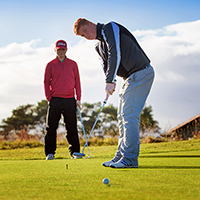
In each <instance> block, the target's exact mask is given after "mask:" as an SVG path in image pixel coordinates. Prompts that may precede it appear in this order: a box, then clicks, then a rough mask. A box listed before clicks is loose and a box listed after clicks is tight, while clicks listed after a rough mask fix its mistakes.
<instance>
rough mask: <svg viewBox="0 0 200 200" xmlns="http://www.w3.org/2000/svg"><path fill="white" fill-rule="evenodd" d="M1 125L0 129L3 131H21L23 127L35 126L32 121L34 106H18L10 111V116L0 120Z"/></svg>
mask: <svg viewBox="0 0 200 200" xmlns="http://www.w3.org/2000/svg"><path fill="white" fill-rule="evenodd" d="M2 123H3V125H2V126H1V128H3V129H4V131H10V130H12V129H15V130H21V129H23V128H24V127H28V126H30V125H33V124H35V120H34V105H31V104H27V105H22V106H19V107H18V108H16V109H14V110H13V111H12V116H11V117H8V118H7V119H3V120H2Z"/></svg>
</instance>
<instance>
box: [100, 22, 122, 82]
mask: <svg viewBox="0 0 200 200" xmlns="http://www.w3.org/2000/svg"><path fill="white" fill-rule="evenodd" d="M102 35H103V38H104V40H105V42H106V45H107V49H108V67H107V72H106V83H113V82H114V79H115V77H116V75H117V70H118V68H119V65H120V61H121V53H120V30H119V27H118V26H117V25H116V24H115V23H114V22H110V23H108V24H105V25H104V27H103V31H102Z"/></svg>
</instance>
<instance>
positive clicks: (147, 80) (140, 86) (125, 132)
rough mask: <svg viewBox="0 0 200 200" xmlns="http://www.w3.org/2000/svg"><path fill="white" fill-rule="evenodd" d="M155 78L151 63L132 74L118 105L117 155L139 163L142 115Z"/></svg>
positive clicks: (122, 90)
mask: <svg viewBox="0 0 200 200" xmlns="http://www.w3.org/2000/svg"><path fill="white" fill-rule="evenodd" d="M153 80H154V70H153V67H152V66H151V65H148V67H146V68H145V69H143V70H141V71H138V72H135V73H133V74H132V75H130V76H129V77H128V78H127V79H126V80H124V82H123V83H122V85H121V89H120V93H119V105H118V122H119V140H118V148H117V152H116V156H119V157H123V159H124V160H125V161H127V162H128V163H130V164H133V165H138V155H139V151H140V142H139V125H140V115H141V112H142V109H143V107H144V105H145V102H146V99H147V96H148V94H149V92H150V89H151V86H152V83H153Z"/></svg>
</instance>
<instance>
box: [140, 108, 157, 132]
mask: <svg viewBox="0 0 200 200" xmlns="http://www.w3.org/2000/svg"><path fill="white" fill-rule="evenodd" d="M152 112H153V110H152V107H151V106H148V107H146V106H145V107H144V108H143V110H142V113H141V117H140V119H141V122H140V131H141V132H142V134H144V133H145V132H149V131H150V130H151V131H152V132H154V133H159V130H160V127H159V126H158V122H157V121H155V120H154V119H153V114H152Z"/></svg>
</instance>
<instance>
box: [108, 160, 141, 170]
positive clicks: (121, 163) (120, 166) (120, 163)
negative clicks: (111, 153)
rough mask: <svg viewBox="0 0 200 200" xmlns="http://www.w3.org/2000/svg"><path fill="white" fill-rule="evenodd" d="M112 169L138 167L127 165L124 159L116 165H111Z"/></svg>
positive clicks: (136, 166)
mask: <svg viewBox="0 0 200 200" xmlns="http://www.w3.org/2000/svg"><path fill="white" fill-rule="evenodd" d="M110 167H112V168H138V165H132V164H129V163H127V162H126V161H125V160H123V158H122V159H121V160H119V161H118V162H116V163H113V164H111V165H110Z"/></svg>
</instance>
